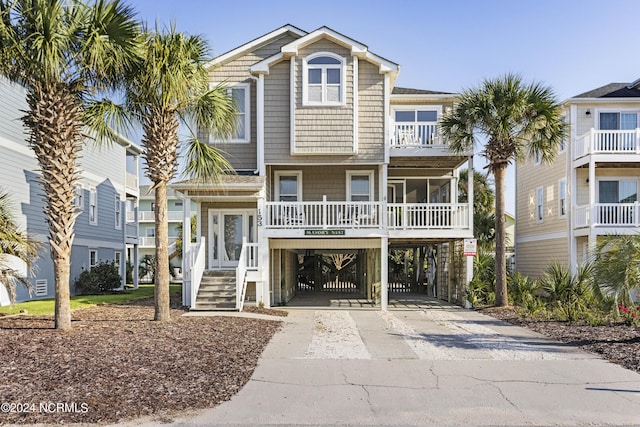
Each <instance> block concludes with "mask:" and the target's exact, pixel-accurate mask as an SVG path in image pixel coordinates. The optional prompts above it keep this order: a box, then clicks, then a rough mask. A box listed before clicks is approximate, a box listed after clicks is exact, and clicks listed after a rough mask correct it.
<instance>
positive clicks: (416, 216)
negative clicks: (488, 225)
mask: <svg viewBox="0 0 640 427" xmlns="http://www.w3.org/2000/svg"><path fill="white" fill-rule="evenodd" d="M387 212H388V226H389V228H390V229H466V228H469V205H468V204H467V203H389V204H388V205H387Z"/></svg>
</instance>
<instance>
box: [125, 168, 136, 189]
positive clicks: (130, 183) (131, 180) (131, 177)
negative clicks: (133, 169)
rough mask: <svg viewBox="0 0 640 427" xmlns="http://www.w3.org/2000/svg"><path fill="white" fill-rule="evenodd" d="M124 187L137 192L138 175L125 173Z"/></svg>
mask: <svg viewBox="0 0 640 427" xmlns="http://www.w3.org/2000/svg"><path fill="white" fill-rule="evenodd" d="M124 176H125V178H124V179H125V185H126V186H127V188H132V189H135V190H136V191H139V188H138V175H136V174H133V173H130V172H126V173H125V175H124Z"/></svg>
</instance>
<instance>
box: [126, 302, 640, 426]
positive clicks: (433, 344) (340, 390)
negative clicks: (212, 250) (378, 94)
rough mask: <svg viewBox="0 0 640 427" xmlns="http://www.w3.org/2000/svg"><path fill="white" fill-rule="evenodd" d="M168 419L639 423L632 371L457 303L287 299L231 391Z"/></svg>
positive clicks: (639, 382)
mask: <svg viewBox="0 0 640 427" xmlns="http://www.w3.org/2000/svg"><path fill="white" fill-rule="evenodd" d="M136 424H137V425H139V424H138V423H136ZM149 424H153V423H152V422H150V423H149ZM174 425H252V426H254V425H421V426H424V425H431V426H436V425H437V426H440V425H452V426H454V425H455V426H462V425H464V426H466V425H478V426H480V425H483V426H493V425H541V426H548V425H560V426H575V425H640V375H638V374H637V373H635V372H632V371H629V370H626V369H623V368H621V367H619V366H617V365H614V364H611V363H608V362H606V361H603V360H602V359H600V358H598V357H596V356H594V355H592V354H588V353H585V352H583V351H580V350H577V349H575V348H573V347H569V346H566V345H564V344H561V343H558V342H555V341H551V340H548V339H546V338H543V337H542V336H540V335H538V334H535V333H533V332H530V331H528V330H525V329H523V328H519V327H516V326H512V325H509V324H506V323H504V322H501V321H498V320H495V319H493V318H491V317H487V316H484V315H481V314H479V313H476V312H474V311H470V310H465V309H461V308H458V307H454V306H448V305H438V306H431V307H429V308H426V309H412V310H407V309H393V310H389V311H387V312H383V311H378V310H315V309H296V310H291V311H290V313H289V317H288V318H287V321H286V323H285V324H284V325H283V328H282V330H281V331H280V332H278V333H277V334H276V335H275V336H274V338H273V339H272V341H271V342H270V343H269V345H268V346H267V348H266V349H265V351H264V353H263V355H262V357H261V359H260V361H259V363H258V366H257V368H256V370H255V372H254V374H253V376H252V378H251V380H250V381H249V382H248V383H247V385H246V386H245V387H244V388H243V389H242V390H241V391H240V392H239V393H238V394H237V395H236V396H234V397H233V398H232V399H231V400H230V401H228V402H225V403H223V404H221V405H219V406H217V407H215V408H213V409H208V410H204V411H200V412H197V413H193V414H189V415H188V416H185V417H184V418H180V419H176V420H175V421H174Z"/></svg>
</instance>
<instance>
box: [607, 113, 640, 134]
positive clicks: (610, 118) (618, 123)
mask: <svg viewBox="0 0 640 427" xmlns="http://www.w3.org/2000/svg"><path fill="white" fill-rule="evenodd" d="M599 118H600V130H629V129H636V128H637V127H638V113H637V112H619V111H615V112H601V113H600V117H599Z"/></svg>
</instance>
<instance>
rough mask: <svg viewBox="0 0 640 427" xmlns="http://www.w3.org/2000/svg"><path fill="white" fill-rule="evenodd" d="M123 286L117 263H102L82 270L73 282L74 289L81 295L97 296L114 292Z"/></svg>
mask: <svg viewBox="0 0 640 427" xmlns="http://www.w3.org/2000/svg"><path fill="white" fill-rule="evenodd" d="M121 285H122V278H121V277H120V274H119V272H118V267H117V266H116V263H115V262H101V263H99V264H96V265H94V266H93V267H91V269H90V270H82V273H80V275H79V276H78V277H77V278H76V279H75V281H74V282H73V287H74V288H75V290H76V293H77V294H80V295H97V294H105V293H109V292H112V291H113V290H114V289H116V288H119V287H120V286H121Z"/></svg>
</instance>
